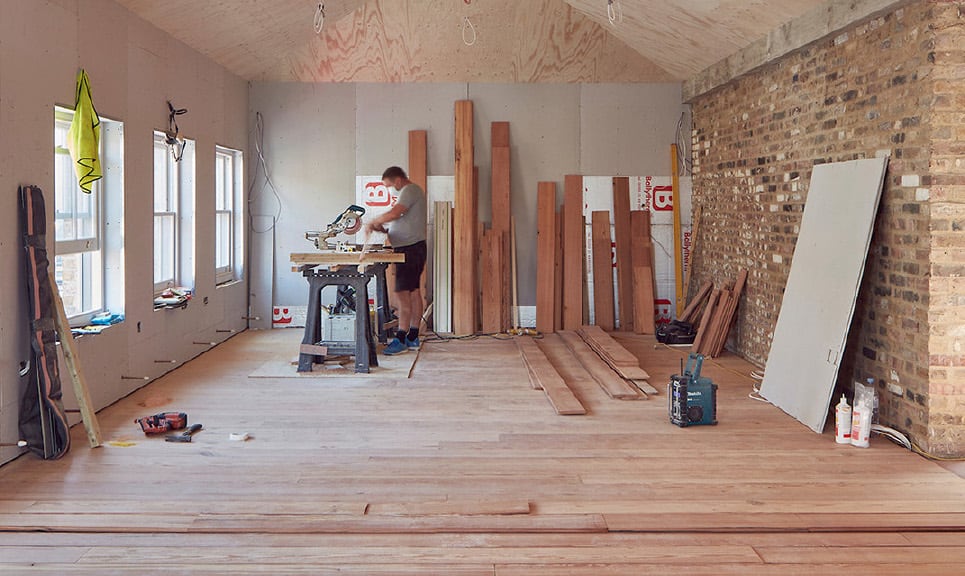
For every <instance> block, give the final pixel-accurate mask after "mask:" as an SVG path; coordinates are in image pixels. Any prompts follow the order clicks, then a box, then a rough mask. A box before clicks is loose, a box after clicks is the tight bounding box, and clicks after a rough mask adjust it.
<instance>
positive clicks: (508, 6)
mask: <svg viewBox="0 0 965 576" xmlns="http://www.w3.org/2000/svg"><path fill="white" fill-rule="evenodd" d="M118 1H119V2H120V3H121V4H123V5H125V6H127V7H128V8H129V9H130V10H131V11H132V12H134V13H135V14H137V15H139V16H140V17H142V18H144V19H145V20H147V21H149V22H151V23H153V24H154V25H155V26H157V27H158V28H160V29H162V30H164V31H166V32H168V33H170V34H171V35H172V36H174V37H175V38H177V39H178V40H181V41H182V42H184V43H185V44H187V45H189V46H191V47H192V48H194V49H196V50H198V51H199V52H201V53H203V54H206V55H207V56H209V57H210V58H212V59H213V60H214V61H216V62H218V63H220V64H222V65H223V66H225V67H226V68H228V69H229V70H231V71H232V72H234V73H236V74H238V75H239V76H241V77H243V78H246V79H249V80H274V81H301V82H315V81H333V82H351V81H364V82H414V81H425V82H433V81H459V82H462V81H475V82H664V81H678V80H684V79H686V78H689V77H691V76H693V75H694V74H696V73H697V72H700V71H701V70H704V69H705V68H707V67H708V66H710V65H711V64H714V63H715V62H717V61H719V60H720V59H722V58H724V57H726V56H728V55H730V54H733V53H734V52H736V51H738V50H740V49H741V48H743V47H744V46H747V45H748V44H750V43H751V42H753V41H754V40H757V39H758V38H761V37H763V36H765V35H766V34H767V33H768V32H769V31H771V30H772V29H774V28H777V27H778V26H780V25H781V24H783V23H785V22H787V21H789V20H792V19H794V18H796V17H798V16H800V15H802V14H804V13H806V12H808V11H810V10H812V9H814V8H815V7H816V6H820V5H822V4H824V1H823V0H614V2H616V3H617V4H619V6H620V7H621V8H622V13H623V19H622V21H621V22H618V23H616V24H615V25H611V24H610V22H609V21H608V18H607V0H526V1H524V2H521V1H519V0H470V1H469V2H467V1H466V0H322V2H323V3H324V5H325V13H326V19H325V25H324V28H323V30H322V33H321V34H316V33H315V31H314V29H313V17H314V14H315V9H316V7H317V6H318V2H317V1H316V0H118ZM467 16H468V17H469V20H470V22H472V24H473V25H474V26H475V32H476V42H475V44H473V45H472V46H466V45H465V43H464V42H463V27H464V17H467ZM470 32H471V31H469V30H466V35H467V37H470V38H471V33H470Z"/></svg>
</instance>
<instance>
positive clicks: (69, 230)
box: [53, 107, 124, 324]
mask: <svg viewBox="0 0 965 576" xmlns="http://www.w3.org/2000/svg"><path fill="white" fill-rule="evenodd" d="M73 117H74V112H73V111H72V110H69V109H66V108H60V107H57V108H55V109H54V240H55V249H54V254H55V256H54V259H53V264H54V277H55V278H56V281H57V286H58V288H59V290H60V294H61V298H62V299H63V301H64V309H65V311H66V313H67V317H68V318H69V319H71V321H73V322H75V323H81V324H83V323H86V322H88V321H89V320H90V317H91V316H93V315H94V314H97V313H99V312H103V311H105V310H108V309H113V311H114V312H118V313H122V312H123V278H122V276H123V272H122V268H123V266H122V261H123V258H122V257H121V254H122V250H123V247H122V246H123V239H122V238H123V235H122V233H121V222H122V216H121V215H122V214H123V205H122V200H121V198H122V197H123V194H122V191H123V188H122V187H123V162H122V150H123V142H124V128H123V124H122V123H120V122H114V121H111V120H107V119H105V118H101V138H100V156H101V167H102V169H103V173H104V177H103V178H102V179H101V180H98V181H97V182H95V183H94V185H93V186H92V189H91V190H92V191H91V193H90V194H87V193H85V192H83V191H81V189H80V186H79V185H78V184H77V177H76V174H75V172H74V163H73V161H72V160H71V158H70V152H69V151H68V150H67V132H68V130H69V129H70V123H71V121H72V120H73Z"/></svg>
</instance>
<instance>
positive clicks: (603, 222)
mask: <svg viewBox="0 0 965 576" xmlns="http://www.w3.org/2000/svg"><path fill="white" fill-rule="evenodd" d="M590 228H591V234H592V235H591V238H592V241H593V246H592V248H593V310H594V311H595V312H596V325H597V326H599V327H600V328H603V329H604V330H607V331H612V330H613V322H614V310H613V259H612V252H611V251H610V213H609V212H608V211H606V210H595V211H594V212H593V213H592V214H591V215H590Z"/></svg>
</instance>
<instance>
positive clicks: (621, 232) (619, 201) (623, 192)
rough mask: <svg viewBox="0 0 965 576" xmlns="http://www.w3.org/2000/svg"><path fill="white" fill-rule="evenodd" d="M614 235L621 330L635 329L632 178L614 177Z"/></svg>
mask: <svg viewBox="0 0 965 576" xmlns="http://www.w3.org/2000/svg"><path fill="white" fill-rule="evenodd" d="M613 236H614V239H615V241H616V265H617V298H618V299H619V302H620V305H619V308H620V330H623V331H627V332H629V331H632V330H633V297H632V296H631V294H633V263H632V256H631V253H632V252H631V249H632V243H631V241H630V179H629V178H628V177H626V176H617V177H616V178H614V179H613Z"/></svg>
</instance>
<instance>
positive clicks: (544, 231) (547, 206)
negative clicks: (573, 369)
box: [536, 182, 557, 334]
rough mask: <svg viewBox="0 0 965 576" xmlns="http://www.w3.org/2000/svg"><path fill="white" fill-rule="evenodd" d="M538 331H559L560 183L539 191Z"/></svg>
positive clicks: (547, 184) (540, 187)
mask: <svg viewBox="0 0 965 576" xmlns="http://www.w3.org/2000/svg"><path fill="white" fill-rule="evenodd" d="M536 195H537V197H536V329H537V330H539V331H540V332H542V333H544V334H548V333H550V332H554V331H555V330H556V322H555V318H554V316H555V314H556V287H555V283H556V252H557V250H556V239H557V233H556V183H555V182H540V183H539V184H538V185H537V189H536Z"/></svg>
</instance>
